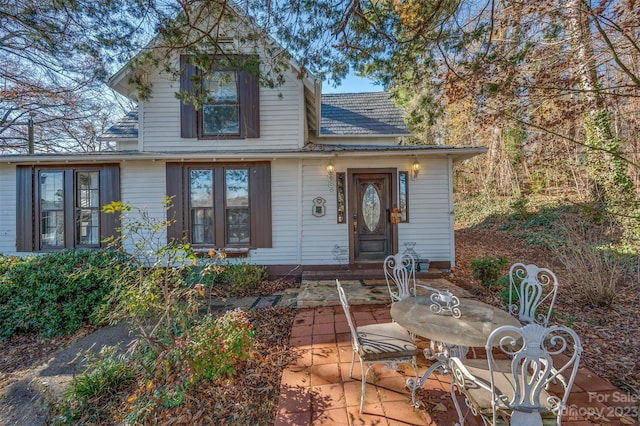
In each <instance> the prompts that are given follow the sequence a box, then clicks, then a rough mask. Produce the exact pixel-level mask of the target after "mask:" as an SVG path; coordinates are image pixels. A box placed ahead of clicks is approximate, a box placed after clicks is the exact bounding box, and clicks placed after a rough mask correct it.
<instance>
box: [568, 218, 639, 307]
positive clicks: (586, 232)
mask: <svg viewBox="0 0 640 426" xmlns="http://www.w3.org/2000/svg"><path fill="white" fill-rule="evenodd" d="M562 231H563V234H564V235H566V237H567V238H568V239H569V241H570V243H569V244H566V245H565V246H562V247H559V248H558V250H557V254H558V259H559V260H560V261H561V262H562V264H563V265H564V267H565V269H566V272H567V274H566V278H567V280H568V282H569V284H570V285H572V286H573V288H574V289H575V291H576V292H577V293H578V294H581V295H582V297H583V299H584V301H585V303H586V304H588V305H594V306H610V305H611V304H612V303H614V302H615V299H616V297H619V295H618V287H619V285H621V283H622V282H624V281H625V279H628V281H629V283H633V282H634V280H633V278H632V277H631V274H630V271H631V269H630V268H629V266H630V263H629V260H630V259H635V261H637V255H636V254H630V255H629V254H628V255H623V254H619V253H617V252H615V251H614V250H613V249H612V248H611V246H610V245H608V244H607V243H605V242H604V241H606V240H605V238H607V237H610V235H609V234H608V232H610V227H609V226H607V225H606V224H598V225H595V224H593V223H590V222H577V223H570V224H564V226H563V228H562Z"/></svg>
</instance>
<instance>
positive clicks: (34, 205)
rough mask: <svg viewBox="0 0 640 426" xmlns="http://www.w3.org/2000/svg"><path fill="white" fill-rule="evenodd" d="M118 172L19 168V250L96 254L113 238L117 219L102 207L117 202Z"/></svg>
mask: <svg viewBox="0 0 640 426" xmlns="http://www.w3.org/2000/svg"><path fill="white" fill-rule="evenodd" d="M119 174H120V173H119V167H118V166H117V165H105V166H101V167H39V168H33V167H22V166H19V167H18V168H17V179H18V188H19V190H18V203H17V235H18V241H17V244H16V245H17V249H18V251H46V250H55V249H63V248H97V247H101V246H102V245H103V243H102V241H103V240H104V239H105V238H106V237H109V236H112V235H115V233H116V229H117V227H118V220H117V217H116V215H106V214H105V213H102V212H101V210H100V209H101V206H102V205H104V204H108V203H110V202H112V201H117V200H118V199H119V198H120V179H119Z"/></svg>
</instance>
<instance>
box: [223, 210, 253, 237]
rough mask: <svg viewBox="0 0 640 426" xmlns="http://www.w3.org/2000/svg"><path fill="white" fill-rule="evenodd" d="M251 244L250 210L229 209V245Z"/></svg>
mask: <svg viewBox="0 0 640 426" xmlns="http://www.w3.org/2000/svg"><path fill="white" fill-rule="evenodd" d="M243 243H244V244H248V243H249V209H248V208H231V209H227V244H243Z"/></svg>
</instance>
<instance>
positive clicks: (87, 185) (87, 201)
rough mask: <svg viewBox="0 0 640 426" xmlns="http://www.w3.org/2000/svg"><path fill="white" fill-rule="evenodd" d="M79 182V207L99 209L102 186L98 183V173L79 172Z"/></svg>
mask: <svg viewBox="0 0 640 426" xmlns="http://www.w3.org/2000/svg"><path fill="white" fill-rule="evenodd" d="M77 180H78V183H77V185H78V188H77V190H78V200H77V203H78V205H77V207H93V208H97V207H99V205H100V191H99V188H100V186H99V182H98V172H78V174H77Z"/></svg>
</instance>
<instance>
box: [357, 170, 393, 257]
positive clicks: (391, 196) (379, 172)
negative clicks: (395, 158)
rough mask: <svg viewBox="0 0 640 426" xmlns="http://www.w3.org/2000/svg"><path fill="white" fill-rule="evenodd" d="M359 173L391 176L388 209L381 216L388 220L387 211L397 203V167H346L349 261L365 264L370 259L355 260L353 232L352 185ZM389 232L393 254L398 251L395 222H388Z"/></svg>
mask: <svg viewBox="0 0 640 426" xmlns="http://www.w3.org/2000/svg"><path fill="white" fill-rule="evenodd" d="M359 174H380V175H383V174H384V175H389V176H390V177H391V190H390V194H389V202H390V206H389V209H387V208H384V211H383V216H384V218H385V220H387V221H389V222H390V215H389V213H390V212H389V211H387V210H390V209H391V208H393V205H394V204H398V169H397V168H395V167H384V168H383V167H381V168H362V169H353V168H348V169H347V224H349V226H348V228H347V229H348V231H347V232H348V233H349V263H350V264H366V263H372V262H370V261H356V260H355V244H356V241H355V238H354V233H353V226H352V222H353V212H354V210H356V206H355V204H356V202H357V200H356V193H357V191H356V190H355V187H354V180H355V176H356V175H359ZM390 225H391V226H389V232H390V234H391V235H390V237H391V253H389V254H394V253H397V252H398V225H397V224H395V223H392V224H390ZM383 261H384V259H381V260H380V262H383Z"/></svg>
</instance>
